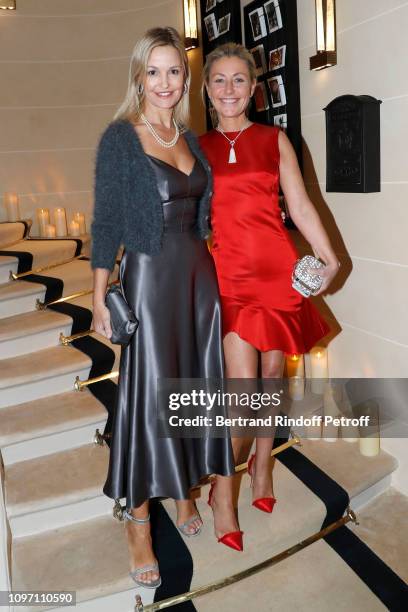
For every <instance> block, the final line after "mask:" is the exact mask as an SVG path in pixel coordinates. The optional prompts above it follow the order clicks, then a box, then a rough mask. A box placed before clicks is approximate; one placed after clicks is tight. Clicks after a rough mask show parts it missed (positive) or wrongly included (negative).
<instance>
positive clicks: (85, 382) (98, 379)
mask: <svg viewBox="0 0 408 612" xmlns="http://www.w3.org/2000/svg"><path fill="white" fill-rule="evenodd" d="M118 376H119V372H118V371H117V370H115V371H114V372H108V374H102V375H101V376H95V378H88V380H81V379H80V378H79V376H77V377H76V378H75V383H74V387H75V389H76V390H77V391H82V389H83V388H84V387H88V386H89V385H93V384H94V383H98V382H101V381H102V380H110V379H111V378H117V377H118Z"/></svg>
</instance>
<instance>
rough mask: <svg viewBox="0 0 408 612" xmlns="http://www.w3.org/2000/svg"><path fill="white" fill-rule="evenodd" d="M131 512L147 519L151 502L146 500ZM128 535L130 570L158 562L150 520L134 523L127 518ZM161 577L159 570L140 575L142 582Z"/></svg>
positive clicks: (137, 516)
mask: <svg viewBox="0 0 408 612" xmlns="http://www.w3.org/2000/svg"><path fill="white" fill-rule="evenodd" d="M128 512H129V514H131V515H132V516H134V517H135V518H138V519H145V518H147V516H148V515H149V502H148V501H145V502H143V504H142V505H141V506H138V507H137V508H131V509H130V510H128ZM125 529H126V537H127V542H128V548H129V557H130V570H131V571H134V570H135V569H137V568H140V567H144V566H145V565H151V564H153V563H157V559H156V557H155V555H154V552H153V548H152V538H151V535H150V522H148V523H142V524H140V523H134V522H133V521H131V520H125ZM158 577H159V572H157V571H152V570H149V571H148V572H144V573H143V574H140V575H139V576H138V578H137V579H138V580H140V581H141V582H147V583H149V582H153V581H155V580H157V579H158Z"/></svg>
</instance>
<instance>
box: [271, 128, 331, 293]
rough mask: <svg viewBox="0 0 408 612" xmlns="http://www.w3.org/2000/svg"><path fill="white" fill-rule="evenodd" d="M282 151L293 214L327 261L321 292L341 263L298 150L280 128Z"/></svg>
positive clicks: (283, 175)
mask: <svg viewBox="0 0 408 612" xmlns="http://www.w3.org/2000/svg"><path fill="white" fill-rule="evenodd" d="M279 151H280V166H279V170H280V183H281V187H282V191H283V193H284V195H285V199H286V202H287V204H288V208H289V213H290V216H291V218H292V219H293V221H294V223H295V225H296V227H297V228H298V229H299V231H300V232H301V233H302V235H303V236H304V237H305V238H306V240H307V241H308V242H309V244H310V246H311V247H312V249H313V252H314V254H315V256H316V257H319V258H320V259H321V260H322V261H323V262H324V263H325V264H326V268H325V269H324V271H323V272H320V271H319V272H318V274H320V276H323V284H322V287H321V289H320V290H319V291H318V292H317V294H316V295H318V294H319V293H322V292H324V291H326V289H327V288H328V286H329V285H330V283H331V281H332V280H333V278H334V277H335V275H336V274H337V272H338V269H339V266H340V263H339V261H338V259H337V257H336V254H335V252H334V251H333V248H332V246H331V244H330V240H329V237H328V235H327V233H326V230H325V229H324V227H323V225H322V222H321V221H320V217H319V215H318V214H317V211H316V209H315V207H314V206H313V204H312V202H311V201H310V198H309V196H308V194H307V192H306V188H305V185H304V182H303V178H302V174H301V172H300V168H299V164H298V161H297V157H296V153H295V151H294V149H293V147H292V145H291V143H290V141H289V139H288V137H287V136H286V134H285V133H284V132H283V131H280V132H279ZM313 273H316V271H313Z"/></svg>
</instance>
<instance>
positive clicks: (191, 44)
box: [184, 0, 198, 51]
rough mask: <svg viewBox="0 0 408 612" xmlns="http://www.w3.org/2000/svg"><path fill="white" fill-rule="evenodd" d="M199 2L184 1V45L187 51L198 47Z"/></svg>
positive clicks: (195, 0)
mask: <svg viewBox="0 0 408 612" xmlns="http://www.w3.org/2000/svg"><path fill="white" fill-rule="evenodd" d="M197 29H198V28H197V0H184V36H185V39H184V44H185V47H186V51H189V50H190V49H195V48H196V47H198V31H197Z"/></svg>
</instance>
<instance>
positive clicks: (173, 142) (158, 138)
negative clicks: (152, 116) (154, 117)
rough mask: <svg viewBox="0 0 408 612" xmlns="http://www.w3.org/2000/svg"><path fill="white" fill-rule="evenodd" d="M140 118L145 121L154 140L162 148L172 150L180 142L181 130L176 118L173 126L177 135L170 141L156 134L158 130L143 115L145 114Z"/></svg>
mask: <svg viewBox="0 0 408 612" xmlns="http://www.w3.org/2000/svg"><path fill="white" fill-rule="evenodd" d="M140 118H141V120H142V121H143V123H144V124H145V125H146V127H147V129H148V130H149V132H150V133H151V134H152V136H153V137H154V139H155V140H156V141H157V142H158V143H159V145H160V146H162V147H164V148H165V149H171V148H172V147H174V146H175V145H176V144H177V141H178V139H179V136H180V130H179V127H178V125H177V123H176V120H175V119H174V117H173V125H174V128H175V130H176V133H175V134H174V137H173V138H172V139H171V140H169V141H167V140H163V138H162V137H161V136H159V134H158V133H157V132H156V130H155V129H154V127H153V126H152V124H151V123H150V121H149V120H148V119H147V118H146V117H145V116H144V115H143V113H142V114H141V115H140Z"/></svg>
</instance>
